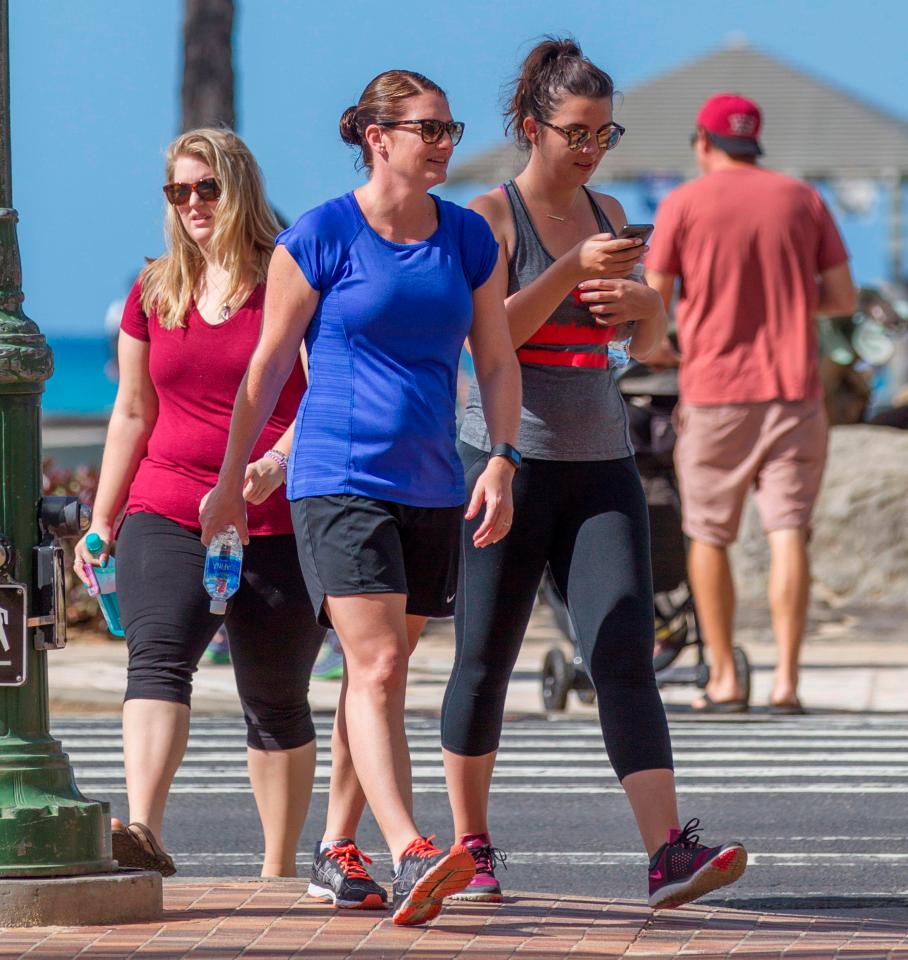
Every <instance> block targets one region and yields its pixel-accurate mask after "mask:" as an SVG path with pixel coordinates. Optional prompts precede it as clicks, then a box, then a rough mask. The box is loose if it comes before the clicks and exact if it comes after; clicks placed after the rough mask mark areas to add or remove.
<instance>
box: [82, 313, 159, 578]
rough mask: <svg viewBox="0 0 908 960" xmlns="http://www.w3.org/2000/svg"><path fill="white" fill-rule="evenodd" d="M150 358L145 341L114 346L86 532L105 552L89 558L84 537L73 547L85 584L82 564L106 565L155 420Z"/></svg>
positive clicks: (125, 337) (124, 338)
mask: <svg viewBox="0 0 908 960" xmlns="http://www.w3.org/2000/svg"><path fill="white" fill-rule="evenodd" d="M148 354H149V344H148V343H147V342H146V341H144V340H137V339H136V338H135V337H132V336H130V335H129V334H128V333H125V332H124V331H122V330H121V331H120V335H119V338H118V340H117V362H118V364H119V369H120V382H119V385H118V387H117V398H116V400H115V401H114V408H113V412H112V413H111V415H110V423H109V425H108V427H107V439H106V441H105V443H104V455H103V457H102V460H101V475H100V477H99V479H98V491H97V493H96V494H95V502H94V507H93V508H92V519H91V527H90V528H89V530H88V533H96V534H98V536H99V537H101V539H102V540H103V541H104V550H103V552H102V553H101V554H100V556H99V557H97V558H93V557H92V555H91V554H90V553H89V552H88V549H87V548H86V547H85V537H83V538H82V539H81V540H80V541H79V542H78V543H77V544H76V549H75V553H76V560H77V562H76V565H75V571H76V574H77V575H78V576H79V577H80V578H81V579H82V581H83V582H86V581H85V577H83V576H82V571H81V567H82V564H83V563H89V562H90V563H94V564H98V563H102V562H103V561H105V560H106V559H107V555H108V553H109V552H110V541H111V538H112V536H113V525H114V521H115V520H116V518H117V514H118V513H119V512H120V510H121V509H122V508H123V504H124V503H126V498H127V496H128V495H129V486H130V484H131V483H132V481H133V478H134V477H135V475H136V470H138V468H139V463H140V462H141V460H142V457H144V456H145V452H146V450H147V448H148V438H149V437H150V436H151V431H152V430H153V429H154V425H155V422H156V421H157V419H158V395H157V393H156V392H155V389H154V385H153V384H152V382H151V375H150V373H149V372H148ZM87 535H88V534H87V533H86V536H87ZM80 560H81V563H80V562H78V561H80Z"/></svg>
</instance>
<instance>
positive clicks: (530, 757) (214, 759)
mask: <svg viewBox="0 0 908 960" xmlns="http://www.w3.org/2000/svg"><path fill="white" fill-rule="evenodd" d="M67 753H68V754H69V758H70V760H71V761H73V762H74V763H111V762H114V763H115V762H117V761H118V760H120V759H121V757H122V751H120V752H119V753H118V752H117V751H111V752H107V753H99V752H90V753H89V752H82V751H81V750H67ZM558 754H559V755H553V751H529V752H523V751H508V750H502V751H501V752H500V753H499V754H498V760H497V764H496V769H497V768H498V766H500V765H501V764H507V763H511V764H513V763H527V762H536V763H539V762H542V763H547V764H553V763H556V764H562V763H577V762H578V761H586V762H589V763H594V764H603V763H607V762H608V761H607V760H606V755H605V750H604V748H603V747H600V748H599V750H597V751H593V752H590V753H571V754H569V755H565V753H564V751H558ZM673 755H674V758H675V764H676V766H677V765H679V764H680V763H682V762H684V763H694V762H697V763H715V764H727V763H795V764H804V763H808V762H809V763H813V762H817V761H819V762H822V763H844V762H846V761H853V762H857V763H908V752H905V753H901V752H890V751H886V750H877V751H874V752H873V753H871V754H868V753H866V752H863V751H860V752H858V751H855V752H839V751H838V750H825V751H823V752H822V753H819V752H809V753H764V752H750V751H746V750H745V751H741V750H737V751H734V752H729V753H716V752H707V751H690V752H689V751H685V750H675V751H673ZM318 759H319V760H320V761H325V762H330V759H331V752H330V749H329V748H328V747H325V748H324V749H322V750H319V751H318ZM410 759H411V761H412V762H413V763H434V762H437V763H441V762H442V754H441V750H411V751H410ZM187 763H189V764H198V763H234V764H243V765H245V763H246V751H245V750H219V751H217V752H207V751H196V752H192V751H190V752H188V753H187V754H186V757H185V758H184V760H183V764H184V765H185V764H187ZM578 769H584V768H582V767H581V768H578Z"/></svg>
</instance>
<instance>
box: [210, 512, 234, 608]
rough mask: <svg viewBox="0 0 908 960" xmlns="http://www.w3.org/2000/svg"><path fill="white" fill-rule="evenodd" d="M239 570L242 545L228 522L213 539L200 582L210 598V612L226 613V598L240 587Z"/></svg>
mask: <svg viewBox="0 0 908 960" xmlns="http://www.w3.org/2000/svg"><path fill="white" fill-rule="evenodd" d="M242 570H243V544H242V543H241V542H240V535H239V534H238V533H237V531H236V527H235V526H234V525H233V524H232V523H231V524H228V525H227V526H226V527H225V528H224V529H223V530H222V531H221V532H220V533H218V534H216V535H215V536H214V537H213V538H212V540H211V543H210V544H209V545H208V554H207V556H206V557H205V573H204V576H203V578H202V582H203V583H204V584H205V590H206V591H207V592H208V596H209V597H211V603H210V604H209V606H208V609H209V610H210V611H211V612H212V613H218V614H222V615H223V614H225V613H226V612H227V601H228V600H229V599H230V598H231V597H232V596H233V595H234V594H235V593H236V592H237V590H238V589H239V586H240V574H241V573H242Z"/></svg>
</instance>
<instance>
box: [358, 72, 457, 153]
mask: <svg viewBox="0 0 908 960" xmlns="http://www.w3.org/2000/svg"><path fill="white" fill-rule="evenodd" d="M421 93H437V94H438V95H439V96H440V97H444V98H445V99H446V100H447V98H448V96H447V94H446V93H445V92H444V90H442V89H441V87H440V86H439V85H438V84H437V83H434V82H433V81H432V80H430V79H429V78H428V77H424V76H423V75H422V74H421V73H414V72H413V71H412V70H386V71H385V72H384V73H380V74H379V75H378V76H377V77H374V78H373V79H372V80H370V81H369V83H368V85H367V86H366V89H365V90H363V92H362V93H361V94H360V97H359V102H358V103H357V104H356V105H355V106H352V107H347V109H346V110H345V111H344V112H343V114H341V118H340V135H341V140H343V141H344V143H349V144H350V146H352V147H358V148H359V150H360V151H361V153H360V156H359V157H358V158H357V161H356V166H357V169H359V168H360V167H363V166H365V167H368V168H369V169H370V170H371V168H372V152H371V150H370V149H369V144H368V143H366V141H365V140H364V139H363V133H364V132H365V130H366V127H368V126H369V124H370V123H375V121H376V120H399V119H402V117H401V113H402V104H403V102H404V101H405V100H409V99H410V97H418V96H419V95H420V94H421Z"/></svg>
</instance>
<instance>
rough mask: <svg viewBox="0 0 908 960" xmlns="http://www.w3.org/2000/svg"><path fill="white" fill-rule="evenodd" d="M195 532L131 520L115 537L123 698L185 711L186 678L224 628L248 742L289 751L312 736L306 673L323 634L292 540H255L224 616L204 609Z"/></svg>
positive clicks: (146, 516)
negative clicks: (124, 653)
mask: <svg viewBox="0 0 908 960" xmlns="http://www.w3.org/2000/svg"><path fill="white" fill-rule="evenodd" d="M204 567H205V548H204V547H203V546H202V542H201V540H200V539H199V535H198V533H193V532H192V531H191V530H187V529H186V528H185V527H181V526H180V525H179V524H178V523H174V521H173V520H168V519H167V518H166V517H162V516H159V515H158V514H154V513H134V514H130V516H128V517H127V518H126V520H125V521H124V523H123V527H122V529H121V530H120V534H119V536H118V537H117V595H118V597H119V600H120V611H121V613H122V617H123V626H124V628H125V630H126V644H127V647H128V650H129V666H128V674H127V685H126V699H127V700H135V699H142V700H170V701H173V702H176V703H184V704H186V706H189V705H190V698H191V693H192V675H193V674H194V673H195V671H196V669H197V668H198V664H199V660H200V659H201V656H202V653H203V652H204V650H205V647H206V646H207V645H208V643H209V641H210V640H211V638H212V637H213V636H214V635H215V633H216V632H217V629H218V627H219V626H220V625H221V624H222V623H224V622H226V624H227V631H228V633H229V635H230V659H231V661H232V662H233V669H234V672H235V674H236V685H237V690H238V691H239V694H240V701H241V702H242V705H243V716H244V717H245V719H246V742H247V743H248V744H249V746H250V747H255V748H257V749H259V750H289V749H292V748H293V747H301V746H303V745H304V744H306V743H309V742H310V741H312V740H313V739H314V738H315V727H314V726H313V723H312V713H311V711H310V709H309V699H308V692H309V676H310V674H311V672H312V665H313V663H314V662H315V658H316V656H317V654H318V649H319V646H320V644H321V642H322V638H323V637H324V634H325V630H324V628H323V627H320V626H319V625H318V624H317V623H316V622H315V617H314V616H313V614H312V605H311V604H310V602H309V596H308V594H307V593H306V588H305V586H304V585H303V577H302V574H301V573H300V568H299V561H298V560H297V556H296V544H295V542H294V538H293V535H292V534H281V535H275V536H261V537H252V538H251V539H250V542H249V544H248V545H247V546H245V547H244V548H243V578H242V581H241V583H240V588H239V590H238V591H237V592H236V594H234V596H233V598H232V599H231V600H229V601H228V605H227V615H226V617H220V616H217V615H216V614H213V613H210V612H209V610H208V603H209V598H208V594H207V593H206V592H205V589H204V587H203V586H202V571H203V570H204Z"/></svg>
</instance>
